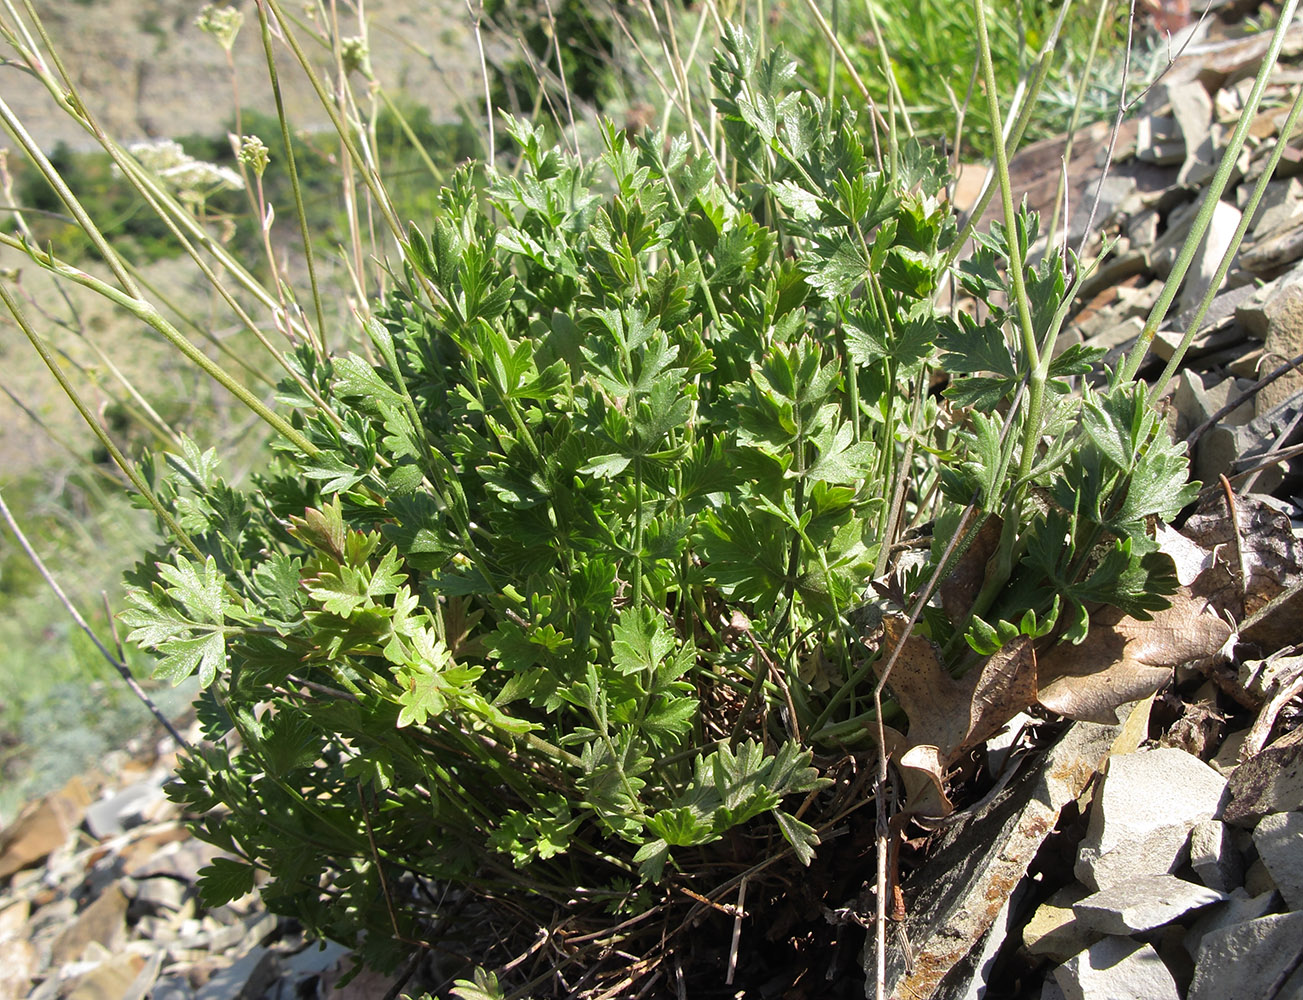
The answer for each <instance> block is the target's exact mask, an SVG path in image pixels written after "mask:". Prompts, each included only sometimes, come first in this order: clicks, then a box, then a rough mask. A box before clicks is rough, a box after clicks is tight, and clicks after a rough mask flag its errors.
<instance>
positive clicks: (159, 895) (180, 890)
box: [136, 877, 188, 910]
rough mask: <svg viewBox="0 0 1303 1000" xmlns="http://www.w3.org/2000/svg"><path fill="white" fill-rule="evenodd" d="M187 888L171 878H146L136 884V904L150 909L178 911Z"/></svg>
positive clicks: (182, 883)
mask: <svg viewBox="0 0 1303 1000" xmlns="http://www.w3.org/2000/svg"><path fill="white" fill-rule="evenodd" d="M187 889H188V887H187V886H186V884H185V883H184V882H178V881H177V880H176V879H172V878H165V877H163V878H147V879H142V880H141V881H140V882H138V883H137V884H136V902H137V903H139V904H141V905H144V906H148V907H150V908H151V909H155V910H158V909H163V910H179V909H181V904H182V903H183V902H184V900H185V895H186V891H187Z"/></svg>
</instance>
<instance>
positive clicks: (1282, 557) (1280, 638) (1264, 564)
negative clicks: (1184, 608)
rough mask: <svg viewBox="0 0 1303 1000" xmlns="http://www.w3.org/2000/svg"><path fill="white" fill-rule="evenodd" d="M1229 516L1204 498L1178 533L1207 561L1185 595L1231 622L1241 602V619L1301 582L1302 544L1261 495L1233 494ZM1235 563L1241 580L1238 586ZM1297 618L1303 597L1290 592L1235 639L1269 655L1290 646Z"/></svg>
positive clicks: (1219, 501) (1217, 501) (1217, 500)
mask: <svg viewBox="0 0 1303 1000" xmlns="http://www.w3.org/2000/svg"><path fill="white" fill-rule="evenodd" d="M1235 514H1236V517H1235V521H1234V523H1232V521H1231V518H1230V515H1229V513H1228V512H1227V507H1226V501H1225V499H1224V498H1223V497H1221V496H1220V495H1217V496H1213V497H1210V498H1209V499H1207V500H1205V501H1204V502H1203V503H1202V504H1201V505H1200V507H1199V509H1198V510H1197V511H1196V512H1195V513H1194V514H1193V515H1192V516H1191V517H1190V519H1189V521H1187V522H1186V525H1185V527H1184V528H1183V529H1182V534H1184V535H1185V536H1186V537H1187V538H1188V539H1190V541H1192V542H1194V543H1195V544H1196V545H1198V546H1200V547H1201V548H1202V549H1204V550H1205V551H1206V552H1207V553H1208V554H1209V557H1210V559H1211V560H1212V562H1213V565H1212V566H1210V567H1209V568H1208V569H1206V570H1204V571H1203V572H1202V573H1201V574H1200V575H1199V578H1198V579H1197V580H1196V581H1195V582H1194V583H1193V584H1192V585H1191V587H1190V590H1191V592H1192V593H1193V594H1194V595H1196V596H1199V597H1203V598H1205V599H1207V601H1208V603H1209V604H1211V605H1212V606H1213V607H1214V608H1215V609H1217V610H1228V611H1231V612H1232V613H1234V614H1235V615H1236V616H1237V618H1238V616H1239V614H1240V612H1241V601H1242V603H1243V614H1244V617H1245V619H1247V618H1249V617H1251V616H1253V615H1254V614H1255V613H1258V612H1261V611H1262V610H1263V609H1264V608H1267V606H1268V605H1269V604H1271V602H1272V601H1273V600H1276V599H1281V598H1282V595H1284V594H1286V592H1288V591H1289V590H1290V589H1291V588H1295V587H1298V586H1299V584H1300V582H1303V542H1300V541H1299V539H1298V538H1296V537H1295V536H1294V532H1293V531H1292V530H1291V527H1290V521H1289V517H1288V516H1286V515H1285V514H1284V513H1282V512H1281V511H1279V510H1277V509H1276V508H1275V507H1273V506H1272V505H1271V504H1270V503H1269V502H1268V501H1267V500H1265V499H1263V498H1261V497H1256V496H1251V495H1248V494H1240V495H1237V496H1236V497H1235ZM1237 551H1238V553H1239V559H1238V560H1237V559H1235V553H1236V552H1237ZM1241 562H1242V565H1243V567H1244V574H1245V576H1246V577H1247V579H1245V580H1244V581H1242V582H1241V581H1240V579H1239V565H1240V563H1241ZM1241 587H1243V589H1241ZM1300 614H1303V596H1301V595H1300V594H1299V593H1295V594H1294V595H1292V596H1290V597H1285V598H1283V599H1281V600H1280V604H1279V606H1277V607H1273V608H1271V609H1270V611H1269V612H1268V613H1266V614H1264V615H1263V617H1262V618H1261V619H1260V620H1259V621H1257V622H1256V623H1255V624H1254V625H1252V626H1251V627H1250V628H1248V629H1246V630H1244V631H1243V632H1242V634H1241V636H1240V638H1241V639H1242V640H1243V641H1245V642H1252V643H1255V644H1257V645H1258V646H1260V647H1261V648H1262V649H1264V650H1270V651H1274V650H1277V649H1280V648H1282V647H1284V646H1291V645H1293V644H1294V643H1295V642H1297V641H1298V620H1299V616H1300Z"/></svg>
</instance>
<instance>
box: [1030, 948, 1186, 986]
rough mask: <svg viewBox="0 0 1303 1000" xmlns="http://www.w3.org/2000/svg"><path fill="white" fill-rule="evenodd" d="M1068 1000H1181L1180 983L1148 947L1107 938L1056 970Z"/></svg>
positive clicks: (1056, 978) (1057, 979) (1055, 973)
mask: <svg viewBox="0 0 1303 1000" xmlns="http://www.w3.org/2000/svg"><path fill="white" fill-rule="evenodd" d="M1054 980H1055V982H1057V983H1058V984H1059V989H1061V990H1063V995H1064V996H1065V997H1067V998H1068V1000H1180V997H1181V994H1180V992H1179V991H1178V990H1177V988H1176V980H1175V979H1173V978H1172V974H1171V973H1170V972H1168V971H1167V966H1166V965H1164V964H1163V960H1162V959H1161V958H1159V957H1158V952H1156V951H1154V949H1153V948H1151V947H1150V946H1149V945H1147V944H1142V943H1141V942H1139V941H1132V940H1131V939H1130V938H1123V937H1106V938H1104V940H1102V941H1098V942H1096V943H1095V944H1093V945H1091V946H1090V947H1089V948H1087V949H1086V950H1085V951H1083V952H1081V953H1079V954H1077V955H1073V956H1072V958H1070V959H1068V960H1067V961H1066V962H1064V963H1063V964H1062V965H1060V966H1059V967H1058V968H1057V969H1055V970H1054Z"/></svg>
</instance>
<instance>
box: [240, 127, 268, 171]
mask: <svg viewBox="0 0 1303 1000" xmlns="http://www.w3.org/2000/svg"><path fill="white" fill-rule="evenodd" d="M235 155H236V157H237V158H238V159H239V161H240V162H241V163H243V164H244V165H245V166H246V167H247V168H248V169H249V170H250V171H252V173H253V175H254V176H255V177H261V176H262V175H263V172H264V171H265V170H266V169H267V164H268V162H270V160H271V154H270V153H269V152H268V151H267V145H266V143H264V142H263V141H262V140H261V139H259V138H258V137H257V136H256V135H244V136H241V137H240V141H239V144H238V146H237V151H236V154H235Z"/></svg>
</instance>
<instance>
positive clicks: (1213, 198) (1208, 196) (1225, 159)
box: [1120, 0, 1298, 381]
mask: <svg viewBox="0 0 1303 1000" xmlns="http://www.w3.org/2000/svg"><path fill="white" fill-rule="evenodd" d="M1297 7H1298V0H1287V2H1286V4H1285V6H1284V8H1283V9H1282V10H1281V13H1280V20H1279V21H1278V22H1277V23H1276V30H1275V32H1274V33H1273V34H1272V36H1271V43H1270V45H1268V47H1267V53H1266V55H1264V56H1263V58H1262V64H1261V65H1260V66H1259V67H1258V76H1257V78H1256V79H1255V80H1254V81H1253V89H1252V90H1250V91H1249V96H1248V97H1247V98H1246V99H1245V102H1244V110H1243V111H1242V112H1241V113H1240V119H1239V121H1238V122H1237V123H1236V126H1235V131H1234V132H1232V133H1231V138H1230V141H1229V142H1227V144H1226V149H1225V150H1224V151H1223V152H1222V160H1221V163H1220V164H1219V165H1218V167H1217V173H1216V174H1214V175H1213V179H1212V181H1211V182H1210V183H1209V185H1208V187H1207V188H1206V189H1205V190H1204V197H1203V204H1201V205H1200V206H1199V214H1198V215H1196V216H1195V219H1194V225H1193V226H1191V227H1190V235H1189V236H1187V237H1186V239H1185V242H1184V243H1183V244H1182V245H1181V252H1180V254H1178V255H1177V258H1176V263H1175V264H1173V265H1172V271H1171V273H1170V274H1169V275H1168V276H1167V281H1166V282H1165V283H1164V285H1163V290H1162V292H1161V293H1160V294H1159V296H1158V301H1157V302H1155V303H1154V308H1153V309H1152V310H1151V311H1150V313H1149V318H1148V319H1147V320H1145V325H1144V328H1143V329H1142V330H1141V331H1140V338H1139V340H1137V341H1136V346H1135V348H1134V349H1133V350H1132V352H1131V353H1130V354H1129V355H1128V356H1127V359H1126V362H1125V363H1124V364H1123V366H1122V370H1121V373H1120V377H1121V379H1123V380H1125V381H1130V380H1132V379H1134V378H1135V377H1136V372H1138V371H1139V370H1140V365H1141V364H1142V363H1143V362H1144V360H1145V355H1146V354H1148V353H1149V346H1150V344H1152V343H1153V342H1154V336H1155V334H1157V333H1158V328H1159V326H1161V325H1162V322H1163V320H1164V318H1165V317H1166V316H1167V310H1168V309H1169V308H1170V307H1171V305H1172V301H1173V300H1174V299H1175V298H1176V293H1177V290H1178V289H1179V288H1180V287H1181V283H1182V282H1183V281H1184V280H1185V275H1186V272H1187V271H1188V270H1189V269H1190V264H1191V263H1192V262H1193V260H1194V255H1195V253H1196V251H1197V250H1198V249H1199V244H1200V243H1201V242H1203V236H1204V233H1205V232H1206V231H1207V229H1208V225H1209V223H1210V222H1211V221H1212V217H1213V212H1214V211H1216V209H1217V203H1218V202H1219V201H1220V200H1221V197H1222V192H1223V191H1225V190H1226V185H1227V183H1228V182H1229V181H1230V177H1231V172H1232V171H1233V170H1234V169H1235V161H1236V160H1237V159H1239V156H1240V149H1241V148H1242V147H1243V146H1244V139H1245V137H1246V136H1247V135H1248V134H1249V126H1250V125H1252V124H1253V120H1254V116H1255V113H1256V112H1257V109H1258V102H1259V101H1260V100H1261V99H1262V92H1263V91H1264V90H1265V89H1266V87H1267V81H1268V79H1269V78H1270V76H1271V71H1272V69H1273V67H1274V66H1275V65H1276V59H1277V57H1278V56H1279V55H1280V50H1281V47H1282V46H1283V45H1284V44H1285V35H1286V33H1287V32H1288V30H1289V28H1290V26H1291V25H1292V24H1293V23H1294V11H1295V8H1297ZM1179 357H1180V355H1179V354H1178V355H1177V358H1178V359H1179Z"/></svg>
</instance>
